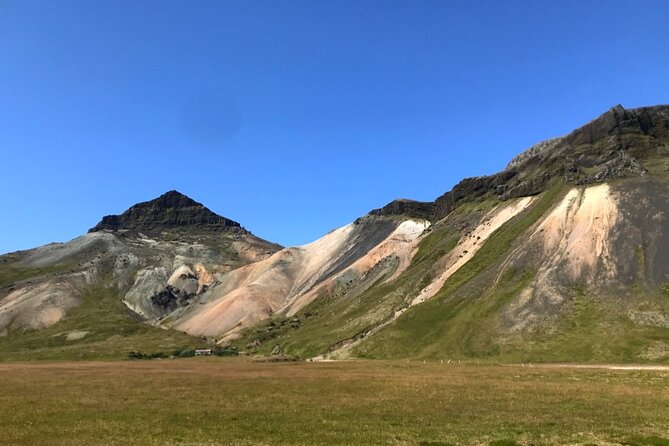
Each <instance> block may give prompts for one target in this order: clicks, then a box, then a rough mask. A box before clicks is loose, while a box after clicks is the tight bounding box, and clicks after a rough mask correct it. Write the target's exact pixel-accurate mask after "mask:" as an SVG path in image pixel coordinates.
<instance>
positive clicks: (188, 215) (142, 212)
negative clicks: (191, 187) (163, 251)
mask: <svg viewBox="0 0 669 446" xmlns="http://www.w3.org/2000/svg"><path fill="white" fill-rule="evenodd" d="M180 227H197V228H206V229H208V230H225V229H230V228H232V229H238V228H241V226H240V224H239V223H237V222H236V221H232V220H229V219H227V218H225V217H221V216H220V215H217V214H214V213H213V212H212V211H210V210H209V209H207V208H206V207H204V206H203V205H202V204H200V203H198V202H196V201H194V200H192V199H191V198H188V197H187V196H185V195H183V194H181V193H179V192H177V191H175V190H172V191H169V192H167V193H165V194H163V195H161V196H160V197H158V198H156V199H155V200H151V201H147V202H144V203H138V204H136V205H134V206H132V207H131V208H130V209H128V210H127V211H125V212H124V213H123V214H121V215H108V216H106V217H103V219H102V221H101V222H100V223H98V224H97V225H95V227H94V228H92V229H91V230H90V231H88V232H98V231H102V230H105V229H110V230H113V231H118V230H123V229H126V230H132V229H134V230H142V231H149V230H162V229H168V228H180Z"/></svg>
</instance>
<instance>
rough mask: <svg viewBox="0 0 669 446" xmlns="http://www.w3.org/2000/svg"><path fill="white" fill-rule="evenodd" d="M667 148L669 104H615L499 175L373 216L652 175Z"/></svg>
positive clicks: (420, 212)
mask: <svg viewBox="0 0 669 446" xmlns="http://www.w3.org/2000/svg"><path fill="white" fill-rule="evenodd" d="M667 145H669V105H658V106H655V107H643V108H637V109H633V110H627V109H625V108H623V107H622V106H620V105H617V106H615V107H613V108H612V109H610V110H609V111H607V112H606V113H604V114H603V115H601V116H600V117H598V118H597V119H595V120H593V121H591V122H589V123H588V124H586V125H584V126H583V127H581V128H579V129H577V130H574V131H573V132H572V133H570V134H568V135H566V136H564V137H562V138H555V139H551V140H548V141H544V142H541V143H539V144H537V145H535V146H534V147H531V148H530V149H529V150H527V151H525V152H524V153H522V154H520V155H518V156H517V157H515V158H514V159H513V160H512V161H511V163H509V165H508V166H507V167H506V169H504V170H503V171H501V172H499V173H496V174H494V175H490V176H482V177H475V178H465V179H464V180H462V181H461V182H460V183H458V184H457V185H455V186H454V187H453V189H452V190H450V191H449V192H446V193H445V194H444V195H442V196H440V197H439V198H437V199H436V200H435V201H434V202H417V201H410V200H396V201H393V202H391V203H389V204H388V205H386V206H384V207H382V208H380V209H375V210H373V211H371V212H370V213H371V214H372V215H406V216H409V217H415V218H424V219H428V220H432V221H436V220H440V219H441V218H443V217H445V216H446V215H448V214H449V213H450V212H452V211H453V210H454V209H455V208H456V207H457V206H458V205H460V204H461V203H465V202H474V201H477V200H484V199H486V198H490V197H496V198H499V199H501V200H507V199H511V198H517V197H522V196H529V195H537V194H539V193H541V192H543V191H545V190H546V189H547V188H548V187H549V186H550V185H551V184H553V183H554V182H555V181H563V182H566V183H568V184H574V185H581V184H593V183H599V182H604V181H608V180H611V179H617V178H633V177H642V176H645V175H647V174H648V172H647V171H646V169H645V168H644V167H643V163H642V161H643V160H646V159H650V158H653V157H658V156H660V155H659V153H660V152H661V151H662V150H664V149H663V148H664V147H666V146H667Z"/></svg>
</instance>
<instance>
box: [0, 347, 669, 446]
mask: <svg viewBox="0 0 669 446" xmlns="http://www.w3.org/2000/svg"><path fill="white" fill-rule="evenodd" d="M0 378H1V379H0V414H2V416H0V443H1V444H3V445H21V444H38V445H39V444H44V445H47V444H48V445H128V444H147V445H228V444H233V445H238V444H239V445H287V444H300V445H317V444H318V445H320V444H328V445H329V444H341V445H344V444H346V445H375V444H379V445H423V446H425V445H431V446H437V445H447V444H453V445H456V444H481V445H496V446H502V445H509V446H510V445H514V444H521V445H529V444H535V445H540V444H541V445H543V444H547V445H551V444H559V445H563V444H565V445H566V444H569V445H578V444H580V445H586V444H590V445H592V444H602V445H611V444H628V445H669V372H667V371H629V370H625V371H621V370H603V369H576V368H555V367H548V366H543V367H537V366H534V367H529V366H526V367H519V366H496V365H475V364H469V365H458V364H456V363H452V364H441V363H423V362H422V361H421V362H410V363H407V362H374V361H360V362H335V363H304V362H300V363H256V362H251V361H250V360H248V359H245V358H235V359H231V358H225V359H222V358H204V359H201V358H193V359H181V360H155V361H119V362H53V363H50V362H41V363H11V364H0Z"/></svg>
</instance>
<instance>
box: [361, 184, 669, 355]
mask: <svg viewBox="0 0 669 446" xmlns="http://www.w3.org/2000/svg"><path fill="white" fill-rule="evenodd" d="M561 194H562V188H560V187H559V186H556V187H553V188H552V189H550V190H549V191H547V192H546V193H544V194H543V195H542V197H541V199H540V200H539V201H538V202H537V203H536V204H535V205H534V206H533V207H532V208H531V209H529V210H527V211H526V212H525V213H523V214H520V215H518V216H517V217H516V218H514V219H512V220H510V221H509V222H507V223H506V224H505V225H504V226H502V227H501V228H500V229H499V230H498V231H496V232H495V233H494V234H493V236H492V237H491V238H490V239H489V240H488V241H487V242H486V243H485V245H484V246H483V247H482V248H481V249H480V251H479V252H478V253H477V254H476V255H475V256H474V257H473V258H472V259H471V260H470V261H469V262H468V263H467V264H466V265H465V266H463V267H462V268H461V269H460V270H459V271H457V273H455V274H454V275H453V276H452V277H451V278H450V279H449V280H448V281H447V282H446V283H445V285H444V287H443V288H442V289H441V291H440V292H439V293H438V294H437V295H436V296H435V297H434V298H433V299H432V300H430V301H428V302H426V303H424V304H422V305H419V306H417V307H415V308H413V309H411V310H410V311H408V312H406V313H405V314H404V315H403V316H402V317H400V318H399V319H398V320H397V321H395V322H394V323H393V324H391V325H389V326H388V327H386V328H384V329H383V330H381V331H380V332H379V333H377V334H376V335H375V336H372V337H370V338H369V339H367V340H365V341H364V342H363V343H362V344H361V345H360V346H358V347H357V348H356V349H355V354H356V355H358V356H360V357H368V358H400V357H418V358H477V359H484V360H491V361H525V362H528V361H534V362H539V361H544V362H551V361H552V362H556V361H557V362H560V361H571V362H573V361H578V362H601V361H610V362H643V361H658V360H659V361H669V356H668V355H666V353H665V354H664V355H662V354H661V352H659V354H657V355H652V354H646V352H648V351H652V349H653V347H654V346H658V348H660V349H662V348H664V347H662V346H663V345H665V344H664V343H665V342H666V341H667V340H668V339H669V328H665V327H657V326H647V325H639V324H636V323H633V322H632V321H631V320H630V318H629V317H628V310H629V309H631V308H637V307H638V306H639V305H641V304H642V302H646V301H649V300H650V301H652V302H666V301H667V300H666V298H664V297H663V296H661V295H656V296H652V293H653V292H649V291H648V290H636V295H633V296H630V297H629V299H627V300H625V301H621V300H619V299H601V298H594V297H593V296H587V295H585V294H584V292H583V291H582V290H581V289H580V288H578V287H576V288H574V289H573V290H572V295H571V296H569V299H568V303H567V304H566V311H565V314H564V315H562V316H561V317H560V318H558V320H557V321H556V322H549V323H546V324H544V325H542V326H540V327H539V328H537V329H535V330H533V331H531V332H522V333H516V334H510V333H505V332H504V331H503V330H501V328H500V326H501V322H502V321H501V318H500V311H499V310H500V309H501V308H502V307H503V306H504V305H505V304H506V303H508V302H509V301H510V299H512V298H514V297H516V296H517V295H518V293H519V292H520V291H521V290H522V289H523V288H524V287H525V286H526V285H527V284H528V283H529V282H530V281H531V280H532V279H533V277H534V274H535V271H533V270H532V269H531V268H527V269H524V270H521V271H518V270H513V269H510V270H506V271H505V272H504V274H503V275H502V276H501V277H500V278H499V280H496V278H497V275H498V274H499V272H500V265H501V262H502V261H503V260H504V259H505V256H506V254H508V253H509V252H510V250H511V249H512V248H513V247H514V246H517V244H519V243H522V242H523V233H524V232H525V231H526V230H527V229H528V228H530V227H531V226H532V224H533V223H535V222H536V221H537V220H538V219H539V218H540V217H541V216H542V215H544V213H545V212H547V211H548V210H549V209H550V207H551V206H552V205H553V204H554V203H556V202H557V200H558V199H559V198H560V196H561ZM630 292H631V293H633V292H634V290H630ZM667 309H669V308H667ZM667 309H665V311H666V310H667Z"/></svg>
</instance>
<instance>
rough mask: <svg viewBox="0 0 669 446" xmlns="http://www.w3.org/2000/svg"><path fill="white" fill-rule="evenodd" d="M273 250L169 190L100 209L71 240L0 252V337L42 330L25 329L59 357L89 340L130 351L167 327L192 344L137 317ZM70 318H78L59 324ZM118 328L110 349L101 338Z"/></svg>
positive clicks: (161, 309)
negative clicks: (117, 211)
mask: <svg viewBox="0 0 669 446" xmlns="http://www.w3.org/2000/svg"><path fill="white" fill-rule="evenodd" d="M280 248H281V247H280V246H279V245H276V244H274V243H270V242H267V241H265V240H262V239H260V238H258V237H255V236H254V235H253V234H251V233H249V232H248V231H246V230H245V229H244V228H242V227H241V226H240V224H239V223H237V222H234V221H232V220H229V219H227V218H224V217H221V216H219V215H216V214H215V213H213V212H212V211H210V210H209V209H207V208H206V207H204V206H203V205H201V204H200V203H197V202H195V201H193V200H192V199H190V198H188V197H186V196H185V195H183V194H180V193H179V192H176V191H171V192H168V193H166V194H164V195H162V196H160V197H158V198H156V199H155V200H151V201H148V202H145V203H139V204H137V205H135V206H132V207H131V208H130V209H128V210H127V211H125V212H123V213H122V214H121V215H114V216H107V217H104V218H103V219H102V221H101V222H100V223H98V224H97V225H96V226H95V227H93V228H92V229H91V230H90V231H89V233H88V234H86V235H83V236H81V237H78V238H76V239H74V240H72V241H70V242H67V243H53V244H49V245H46V246H42V247H39V248H36V249H32V250H28V251H21V252H15V253H11V254H6V255H3V256H0V336H4V337H5V338H8V339H4V342H10V341H11V342H13V344H12V345H14V346H19V347H21V346H23V341H22V339H24V338H26V337H31V336H32V337H33V338H35V342H36V344H40V345H41V344H42V343H43V342H42V341H43V339H41V338H43V337H44V336H45V334H44V333H37V334H36V333H34V331H35V330H40V331H42V332H44V330H45V329H49V330H48V331H46V332H45V333H48V335H49V336H51V338H49V342H48V344H51V345H52V346H53V347H54V350H58V351H59V352H60V354H63V355H65V356H67V352H68V351H69V350H72V349H73V345H74V343H75V342H74V341H76V342H77V343H81V344H82V345H84V346H86V348H87V349H88V351H87V352H86V353H85V354H86V355H89V354H93V355H94V354H95V351H94V350H95V345H96V344H95V343H98V344H100V345H99V348H101V349H103V348H104V349H110V348H111V349H112V350H109V352H110V353H109V354H110V355H112V351H118V352H123V351H126V350H128V351H129V350H133V349H135V350H137V349H138V347H141V346H142V345H145V344H146V342H145V341H146V340H147V339H149V340H150V341H151V342H149V344H150V345H154V344H156V345H163V344H165V342H163V340H164V339H163V338H165V336H166V335H168V337H169V336H174V337H175V339H180V341H179V342H181V343H185V344H184V345H186V344H187V345H191V344H192V343H193V339H190V338H189V337H188V336H185V335H181V334H179V333H172V332H166V331H165V330H161V329H155V328H151V327H149V326H148V325H145V324H142V321H144V322H148V323H149V324H151V325H156V322H157V321H158V320H159V319H160V318H161V317H163V316H165V315H166V314H169V313H171V312H172V311H174V310H175V309H177V308H179V307H182V306H188V305H190V303H191V302H192V301H193V300H195V299H197V297H198V296H199V295H200V294H202V293H203V292H204V291H205V290H206V289H207V287H208V286H210V285H211V284H212V283H213V282H214V281H215V277H216V275H218V274H223V273H225V272H227V271H231V270H234V269H237V268H239V267H240V266H243V265H246V264H248V263H251V262H256V261H258V260H261V259H264V258H266V257H268V256H270V255H271V254H273V253H274V252H276V251H277V250H279V249H280ZM91 311H92V312H93V313H94V315H92V314H91ZM73 318H74V319H76V318H80V319H81V323H80V324H79V325H77V326H76V327H75V328H74V329H72V330H69V331H68V330H63V329H61V326H67V325H68V323H69V322H71V320H72V319H73ZM100 319H102V320H100ZM123 327H125V329H127V330H129V331H130V332H131V333H135V332H136V331H137V330H139V331H140V332H141V334H142V336H140V338H141V339H139V340H137V344H136V345H133V344H132V342H129V340H128V339H123V336H122V333H117V329H119V330H120V331H121V332H122V331H123V330H121V328H123ZM149 328H151V329H150V330H149ZM147 330H148V331H147ZM135 334H136V333H135ZM118 335H121V336H120V337H118V338H115V339H116V341H115V343H114V345H113V347H110V346H109V345H107V344H108V340H109V338H110V337H114V336H118ZM126 341H128V343H129V345H127V346H126V345H124V343H125V342H126ZM170 342H171V341H170ZM1 344H2V342H0V349H1ZM165 345H172V344H170V343H169V342H168V343H167V344H165ZM174 346H175V347H177V345H176V344H174ZM114 349H115V350H114ZM74 350H76V349H74ZM26 354H28V353H26ZM40 354H41V355H46V356H47V357H48V356H50V355H52V354H53V352H48V351H46V352H45V351H40ZM77 354H78V353H77Z"/></svg>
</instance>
